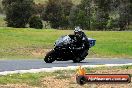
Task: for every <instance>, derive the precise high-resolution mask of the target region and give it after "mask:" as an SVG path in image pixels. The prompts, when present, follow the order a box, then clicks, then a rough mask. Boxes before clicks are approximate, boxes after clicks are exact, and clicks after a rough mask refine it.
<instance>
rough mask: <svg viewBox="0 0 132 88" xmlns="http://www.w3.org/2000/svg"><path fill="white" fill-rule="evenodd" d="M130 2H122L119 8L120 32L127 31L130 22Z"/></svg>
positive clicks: (122, 0) (126, 0) (123, 0)
mask: <svg viewBox="0 0 132 88" xmlns="http://www.w3.org/2000/svg"><path fill="white" fill-rule="evenodd" d="M129 3H130V2H129V0H120V6H119V27H120V31H122V30H125V29H126V27H127V25H129V22H130V20H129V19H130V9H131V8H130V5H129Z"/></svg>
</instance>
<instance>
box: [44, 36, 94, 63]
mask: <svg viewBox="0 0 132 88" xmlns="http://www.w3.org/2000/svg"><path fill="white" fill-rule="evenodd" d="M88 41H89V48H91V47H93V46H94V45H95V41H96V40H95V39H92V38H88ZM73 42H74V40H73V39H72V38H71V37H70V36H69V35H65V36H61V37H60V38H59V39H58V40H57V41H56V42H55V44H54V46H55V47H54V49H52V50H51V51H49V52H48V53H47V54H46V56H45V58H44V61H45V62H46V63H52V62H54V61H68V60H73V62H74V63H79V62H80V61H82V60H84V59H85V58H86V56H87V55H88V50H83V51H82V50H81V51H80V50H77V49H76V48H74V47H75V45H74V44H73ZM84 51H86V52H84ZM81 52H83V53H81ZM82 54H83V56H82Z"/></svg>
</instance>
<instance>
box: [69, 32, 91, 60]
mask: <svg viewBox="0 0 132 88" xmlns="http://www.w3.org/2000/svg"><path fill="white" fill-rule="evenodd" d="M69 36H70V37H72V39H73V40H74V43H73V45H74V50H75V52H76V56H77V57H86V56H87V55H88V53H87V52H88V50H89V41H88V38H87V36H86V35H85V33H84V32H82V36H81V37H78V36H76V35H69ZM78 51H79V53H78Z"/></svg>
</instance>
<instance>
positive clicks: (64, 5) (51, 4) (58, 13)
mask: <svg viewBox="0 0 132 88" xmlns="http://www.w3.org/2000/svg"><path fill="white" fill-rule="evenodd" d="M72 5H73V4H72V1H71V0H49V1H48V3H47V6H46V8H45V11H44V12H43V20H44V21H47V22H49V23H50V25H51V27H52V28H66V27H68V26H69V21H68V19H69V14H70V9H71V7H72Z"/></svg>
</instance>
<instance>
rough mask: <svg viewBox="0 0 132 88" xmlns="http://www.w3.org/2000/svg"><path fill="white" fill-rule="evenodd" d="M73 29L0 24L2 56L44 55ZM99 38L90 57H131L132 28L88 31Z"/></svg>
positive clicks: (25, 56)
mask: <svg viewBox="0 0 132 88" xmlns="http://www.w3.org/2000/svg"><path fill="white" fill-rule="evenodd" d="M72 33H73V31H72V30H56V29H43V30H37V29H30V28H19V29H18V28H8V27H1V28H0V42H1V43H0V58H43V56H44V55H45V54H46V52H48V51H49V50H50V49H51V48H53V47H54V46H53V44H54V42H55V41H56V39H58V38H59V37H60V36H62V35H67V34H72ZM85 33H86V34H87V36H88V37H91V38H94V39H96V40H97V41H96V45H95V46H94V47H92V48H91V49H90V51H89V57H119V58H132V45H131V44H132V32H130V31H122V32H118V31H85Z"/></svg>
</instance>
